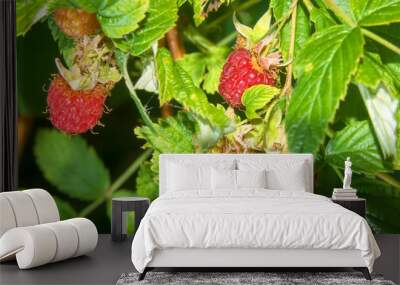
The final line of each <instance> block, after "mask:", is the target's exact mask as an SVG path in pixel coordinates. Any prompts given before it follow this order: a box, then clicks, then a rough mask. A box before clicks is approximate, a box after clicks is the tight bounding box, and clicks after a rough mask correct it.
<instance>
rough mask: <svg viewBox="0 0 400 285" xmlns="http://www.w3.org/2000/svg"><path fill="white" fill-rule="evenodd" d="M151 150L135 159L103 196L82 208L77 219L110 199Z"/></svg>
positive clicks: (147, 156) (148, 155)
mask: <svg viewBox="0 0 400 285" xmlns="http://www.w3.org/2000/svg"><path fill="white" fill-rule="evenodd" d="M152 151H153V150H151V149H148V150H146V151H145V152H143V153H142V154H141V155H140V156H139V157H138V158H137V159H135V160H134V161H133V162H132V164H131V165H130V166H129V167H128V168H127V169H126V170H125V171H124V172H123V173H122V174H121V175H120V176H119V177H118V178H117V179H116V180H115V181H114V182H113V183H112V184H111V186H110V187H109V188H108V189H107V191H105V192H104V195H103V196H101V197H99V198H98V199H96V200H94V201H93V202H92V203H91V204H89V205H88V206H87V207H86V208H84V209H83V210H82V211H81V212H80V213H79V215H78V217H86V216H87V215H89V214H90V213H91V212H93V210H95V209H96V208H97V207H98V206H100V205H101V204H103V202H104V201H105V200H107V199H110V198H111V197H112V193H113V192H114V191H116V190H118V189H119V188H120V187H121V186H122V185H123V184H124V183H125V182H126V181H127V180H128V179H129V178H130V177H131V176H132V175H133V174H134V173H135V172H136V171H137V170H138V169H139V167H140V165H142V163H143V162H144V161H146V160H147V158H149V157H150V155H151V153H152Z"/></svg>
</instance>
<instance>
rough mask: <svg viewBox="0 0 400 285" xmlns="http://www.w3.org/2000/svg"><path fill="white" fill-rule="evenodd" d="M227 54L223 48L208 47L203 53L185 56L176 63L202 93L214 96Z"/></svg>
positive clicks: (226, 50)
mask: <svg viewBox="0 0 400 285" xmlns="http://www.w3.org/2000/svg"><path fill="white" fill-rule="evenodd" d="M228 52H229V50H228V49H227V48H225V47H210V50H209V51H207V52H204V53H201V52H194V53H190V54H186V55H185V56H184V57H183V58H181V59H179V60H177V63H178V64H179V66H180V67H182V68H183V69H184V70H185V71H186V72H187V73H188V74H189V75H190V76H191V78H192V80H193V83H194V85H195V86H196V87H200V86H202V87H203V90H204V91H206V92H207V93H209V94H214V93H215V92H217V91H218V86H219V78H220V76H221V72H222V68H223V67H224V64H225V61H226V56H227V54H228Z"/></svg>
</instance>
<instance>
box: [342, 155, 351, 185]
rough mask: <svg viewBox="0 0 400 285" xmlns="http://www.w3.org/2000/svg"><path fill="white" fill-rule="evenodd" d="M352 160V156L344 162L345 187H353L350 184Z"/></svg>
mask: <svg viewBox="0 0 400 285" xmlns="http://www.w3.org/2000/svg"><path fill="white" fill-rule="evenodd" d="M351 175H352V171H351V161H350V157H348V158H347V159H346V161H345V162H344V179H343V189H352V188H351V186H350V184H351Z"/></svg>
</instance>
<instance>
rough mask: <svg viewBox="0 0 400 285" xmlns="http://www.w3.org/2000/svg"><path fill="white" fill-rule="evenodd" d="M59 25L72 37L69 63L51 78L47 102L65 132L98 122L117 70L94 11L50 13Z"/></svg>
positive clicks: (88, 127)
mask: <svg viewBox="0 0 400 285" xmlns="http://www.w3.org/2000/svg"><path fill="white" fill-rule="evenodd" d="M53 19H54V22H55V23H56V25H57V26H58V28H59V29H60V30H61V31H62V32H63V33H64V34H65V35H66V36H67V37H70V38H72V39H73V40H74V42H75V49H74V53H73V55H72V65H71V66H70V67H69V68H66V67H64V66H63V64H62V63H61V61H60V60H59V59H56V65H57V68H58V71H59V73H58V74H56V75H54V76H53V79H52V81H51V84H50V87H49V90H48V97H47V105H48V112H49V114H50V121H51V123H52V124H53V126H54V127H56V128H57V129H59V130H61V131H63V132H65V133H68V134H81V133H84V132H87V131H88V130H92V129H93V128H94V127H95V126H96V125H98V124H100V122H99V120H100V119H101V117H102V116H103V113H104V106H105V100H106V97H107V95H108V94H109V93H110V90H111V89H112V88H113V86H114V84H115V83H116V82H117V81H118V80H119V79H120V77H121V76H120V73H119V71H118V69H117V67H116V63H115V60H114V58H113V52H112V49H111V48H110V46H109V43H107V40H106V38H104V37H103V36H102V35H101V34H100V33H99V31H100V24H99V22H98V21H97V19H96V15H95V14H91V13H87V12H85V11H82V10H79V9H72V8H65V9H64V8H63V9H57V10H56V11H55V12H54V13H53Z"/></svg>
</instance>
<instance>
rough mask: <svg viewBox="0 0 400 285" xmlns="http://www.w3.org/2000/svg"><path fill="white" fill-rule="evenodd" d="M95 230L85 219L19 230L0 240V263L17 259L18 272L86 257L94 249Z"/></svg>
mask: <svg viewBox="0 0 400 285" xmlns="http://www.w3.org/2000/svg"><path fill="white" fill-rule="evenodd" d="M97 239H98V234H97V229H96V227H95V225H94V224H93V223H92V222H91V221H90V220H88V219H84V218H76V219H70V220H65V221H61V222H54V223H49V224H42V225H35V226H29V227H19V228H14V229H11V230H9V231H7V232H6V233H5V234H4V235H3V236H2V237H1V238H0V261H3V260H7V259H9V258H10V257H12V256H14V255H15V256H16V259H17V263H18V266H19V268H20V269H27V268H32V267H36V266H40V265H43V264H46V263H49V262H56V261H60V260H64V259H67V258H71V257H75V256H79V255H83V254H86V253H88V252H90V251H92V250H93V249H95V248H96V245H97Z"/></svg>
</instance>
